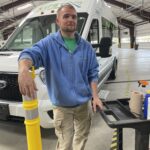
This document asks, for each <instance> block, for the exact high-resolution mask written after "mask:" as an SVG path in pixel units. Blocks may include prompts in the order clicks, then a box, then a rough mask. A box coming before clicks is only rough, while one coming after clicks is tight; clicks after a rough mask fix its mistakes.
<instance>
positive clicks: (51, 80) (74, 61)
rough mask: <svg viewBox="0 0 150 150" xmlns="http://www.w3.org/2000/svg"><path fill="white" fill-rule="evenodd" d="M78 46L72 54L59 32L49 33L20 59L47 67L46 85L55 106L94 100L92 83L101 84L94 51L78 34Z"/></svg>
mask: <svg viewBox="0 0 150 150" xmlns="http://www.w3.org/2000/svg"><path fill="white" fill-rule="evenodd" d="M75 37H76V40H77V46H76V48H75V50H74V52H73V53H69V52H68V50H67V48H66V47H65V43H64V41H63V38H62V36H61V33H60V31H58V32H56V33H53V34H50V35H48V36H47V37H45V38H44V39H42V40H40V41H39V42H38V43H36V44H35V45H33V47H32V48H27V49H24V50H23V51H22V52H21V54H20V56H19V60H20V59H25V58H27V59H31V60H32V62H33V64H34V66H35V67H36V68H38V67H44V68H45V72H46V84H47V88H48V93H49V96H50V99H51V102H52V104H53V105H56V106H77V105H81V104H83V103H85V102H87V101H88V100H90V99H91V98H92V91H91V88H90V83H91V82H97V81H98V63H97V59H96V55H95V52H94V50H93V48H92V46H91V45H90V43H88V42H87V41H85V40H84V39H82V38H81V37H80V36H79V35H78V34H77V33H76V34H75Z"/></svg>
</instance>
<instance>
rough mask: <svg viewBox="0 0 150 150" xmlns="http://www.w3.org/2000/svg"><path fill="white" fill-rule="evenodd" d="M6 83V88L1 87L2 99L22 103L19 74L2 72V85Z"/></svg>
mask: <svg viewBox="0 0 150 150" xmlns="http://www.w3.org/2000/svg"><path fill="white" fill-rule="evenodd" d="M3 82H5V83H6V86H4V87H3V86H2V84H1V86H0V99H4V100H7V101H15V102H22V95H21V93H20V92H19V86H18V74H9V73H1V72H0V83H3Z"/></svg>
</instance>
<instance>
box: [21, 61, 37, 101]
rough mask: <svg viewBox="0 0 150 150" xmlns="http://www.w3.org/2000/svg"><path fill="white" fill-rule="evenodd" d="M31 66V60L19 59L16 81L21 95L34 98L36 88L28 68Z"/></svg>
mask: <svg viewBox="0 0 150 150" xmlns="http://www.w3.org/2000/svg"><path fill="white" fill-rule="evenodd" d="M31 67H32V61H31V60H29V59H22V60H19V75H18V83H19V90H20V92H21V94H22V95H27V96H28V97H31V98H35V91H36V90H37V88H36V85H35V82H34V80H33V79H32V77H31V73H30V72H29V69H30V68H31Z"/></svg>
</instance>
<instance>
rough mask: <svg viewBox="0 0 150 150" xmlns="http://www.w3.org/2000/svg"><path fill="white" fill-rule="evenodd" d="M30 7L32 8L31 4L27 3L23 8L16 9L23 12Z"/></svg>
mask: <svg viewBox="0 0 150 150" xmlns="http://www.w3.org/2000/svg"><path fill="white" fill-rule="evenodd" d="M31 6H32V4H31V3H28V4H25V5H23V6H20V7H18V8H17V10H23V9H26V8H28V7H31Z"/></svg>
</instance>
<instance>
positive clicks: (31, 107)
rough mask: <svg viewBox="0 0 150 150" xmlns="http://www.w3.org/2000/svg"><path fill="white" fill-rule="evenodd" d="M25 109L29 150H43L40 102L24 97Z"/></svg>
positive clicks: (33, 74)
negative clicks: (39, 111) (39, 112)
mask: <svg viewBox="0 0 150 150" xmlns="http://www.w3.org/2000/svg"><path fill="white" fill-rule="evenodd" d="M31 75H32V78H33V79H34V78H35V71H34V67H32V74H31ZM23 107H24V110H25V122H24V123H25V126H26V135H27V145H28V150H42V140H41V132H40V118H39V114H38V100H37V98H36V99H32V98H30V97H28V96H23Z"/></svg>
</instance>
